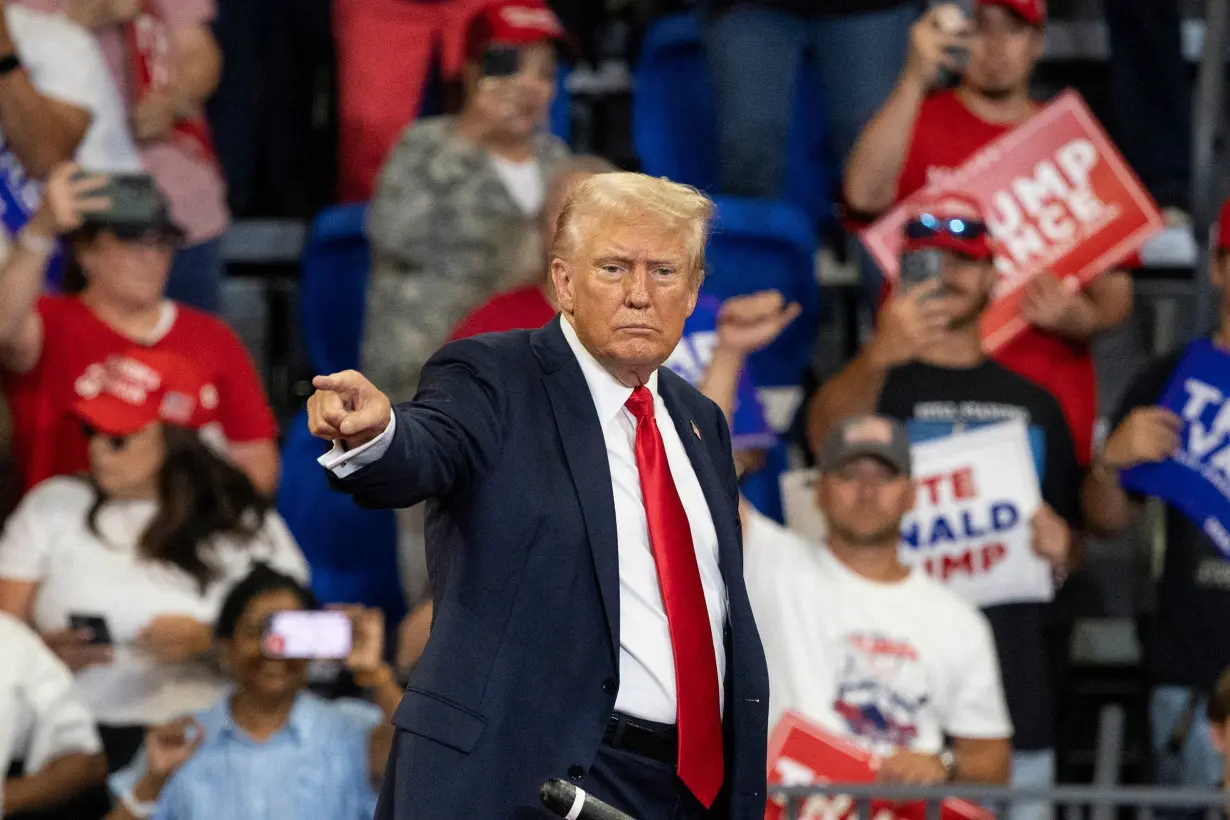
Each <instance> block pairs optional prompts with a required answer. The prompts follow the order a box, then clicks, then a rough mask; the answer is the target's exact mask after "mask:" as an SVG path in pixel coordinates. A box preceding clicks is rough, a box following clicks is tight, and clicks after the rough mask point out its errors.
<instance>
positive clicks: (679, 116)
mask: <svg viewBox="0 0 1230 820" xmlns="http://www.w3.org/2000/svg"><path fill="white" fill-rule="evenodd" d="M634 79H635V82H636V87H635V92H634V94H633V96H632V139H633V143H634V144H635V145H636V152H637V154H638V155H639V157H640V160H641V168H642V169H643V170H644V171H645V173H647V174H652V175H653V176H664V177H669V178H670V179H673V180H675V181H676V182H685V183H687V184H688V185H694V186H696V187H697V188H700V189H702V190H705V191H714V190H716V188H717V180H718V152H717V113H716V109H715V107H714V102H713V87H712V85H711V83H710V80H709V70H708V68H707V67H706V65H705V55H704V51H703V50H702V48H701V42H700V24H699V23H698V21H697V18H696V15H695V14H691V13H682V14H672V15H668V16H666V17H663V18H662V19H660V20H658V21H657V22H656V23H654V24H653V26H652V27H651V28H650V29H649V31H648V32H647V33H646V34H645V40H644V42H643V43H642V44H641V55H640V59H639V60H638V61H637V65H636V72H635V77H634Z"/></svg>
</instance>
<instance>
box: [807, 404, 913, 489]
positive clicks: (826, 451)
mask: <svg viewBox="0 0 1230 820" xmlns="http://www.w3.org/2000/svg"><path fill="white" fill-rule="evenodd" d="M863 456H870V457H872V458H878V459H879V460H880V461H883V462H884V463H885V464H887V465H888V466H890V467H892V468H893V469H894V470H896V471H897V472H898V473H900V474H901V475H904V476H908V475H909V474H910V438H909V436H908V435H907V434H906V432H905V427H904V426H903V425H902V424H901V422H899V421H896V420H894V419H889V418H885V417H884V416H855V417H854V418H850V419H846V420H845V421H843V422H842V423H841V424H839V425H837V427H836V429H834V430H833V431H832V432H831V433H829V434H828V437H827V438H826V439H825V440H824V444H822V445H821V446H820V463H819V466H820V472H822V473H831V472H833V471H834V470H837V469H838V468H840V467H841V466H842V465H843V464H846V463H848V462H850V461H853V460H854V459H856V458H861V457H863Z"/></svg>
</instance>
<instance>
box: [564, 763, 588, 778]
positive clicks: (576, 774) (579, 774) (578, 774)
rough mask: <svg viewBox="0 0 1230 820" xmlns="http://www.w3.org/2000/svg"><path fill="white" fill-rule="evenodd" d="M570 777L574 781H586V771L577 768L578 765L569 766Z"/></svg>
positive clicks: (582, 768)
mask: <svg viewBox="0 0 1230 820" xmlns="http://www.w3.org/2000/svg"><path fill="white" fill-rule="evenodd" d="M568 776H569V777H571V778H572V779H573V780H584V779H585V769H584V767H582V766H576V765H573V766H569V767H568Z"/></svg>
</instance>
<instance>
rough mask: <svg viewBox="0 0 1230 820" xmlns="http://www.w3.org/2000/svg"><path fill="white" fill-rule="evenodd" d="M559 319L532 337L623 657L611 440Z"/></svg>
mask: <svg viewBox="0 0 1230 820" xmlns="http://www.w3.org/2000/svg"><path fill="white" fill-rule="evenodd" d="M559 322H560V318H559V317H558V316H557V317H556V318H555V319H554V320H553V321H551V322H550V323H549V324H547V325H546V327H544V328H543V329H542V330H539V331H536V332H535V333H534V334H533V336H532V337H531V342H530V344H531V347H532V348H533V349H534V351H535V353H536V355H537V356H538V359H539V361H540V362H542V365H543V370H544V371H545V372H546V375H544V376H543V384H544V385H545V386H546V389H547V397H548V399H549V400H550V402H551V412H552V414H553V415H554V417H555V426H556V428H557V429H558V431H559V437H560V441H561V442H562V443H563V446H564V456H565V458H566V459H567V461H568V471H569V473H570V474H571V476H572V483H573V486H575V487H576V490H577V498H578V499H579V501H580V503H581V513H582V515H583V516H584V518H585V531H586V533H587V534H588V535H589V539H588V540H589V547H590V550H591V551H592V552H593V559H594V570H595V572H596V573H597V576H598V590H599V592H600V593H601V595H602V608H603V609H604V610H605V612H606V621H607V630H608V632H609V634H610V638H611V651H612V652H613V653H614V654H613V656H614V658H615V660H616V662H617V663H618V658H619V632H618V627H619V538H618V531H617V529H616V524H615V499H614V497H613V494H612V489H611V467H610V462H609V461H608V460H607V455H606V440H605V439H604V438H603V436H602V427H601V425H600V424H599V423H598V413H597V411H596V410H595V409H594V399H593V397H592V396H591V395H590V393H589V387H588V386H587V385H586V384H585V376H584V375H583V374H582V373H581V366H580V365H579V364H578V363H577V360H576V357H574V356H573V355H572V351H571V350H570V349H569V348H568V342H567V341H566V340H565V339H564V334H563V332H562V331H561V330H560V328H559Z"/></svg>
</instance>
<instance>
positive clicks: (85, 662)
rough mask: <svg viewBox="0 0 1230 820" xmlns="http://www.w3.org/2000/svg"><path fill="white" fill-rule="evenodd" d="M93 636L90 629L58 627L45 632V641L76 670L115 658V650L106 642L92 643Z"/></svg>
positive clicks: (70, 667) (108, 661)
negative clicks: (52, 630) (53, 630)
mask: <svg viewBox="0 0 1230 820" xmlns="http://www.w3.org/2000/svg"><path fill="white" fill-rule="evenodd" d="M93 637H94V636H93V635H92V634H91V632H90V630H88V629H58V630H56V631H55V632H48V633H46V634H44V635H43V643H45V644H47V648H48V649H50V650H51V651H52V652H54V653H55V654H56V657H58V658H59V659H60V660H62V661H63V662H64V665H65V666H67V667H68V668H69V669H71V670H72V671H74V672H76V671H77V670H79V669H85V668H86V667H88V666H98V665H99V664H104V663H111V661H113V660H114V659H115V652H114V650H113V649H112V648H111V647H110V646H108V645H106V644H96V643H91V642H90V641H91V640H92V639H93Z"/></svg>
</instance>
